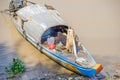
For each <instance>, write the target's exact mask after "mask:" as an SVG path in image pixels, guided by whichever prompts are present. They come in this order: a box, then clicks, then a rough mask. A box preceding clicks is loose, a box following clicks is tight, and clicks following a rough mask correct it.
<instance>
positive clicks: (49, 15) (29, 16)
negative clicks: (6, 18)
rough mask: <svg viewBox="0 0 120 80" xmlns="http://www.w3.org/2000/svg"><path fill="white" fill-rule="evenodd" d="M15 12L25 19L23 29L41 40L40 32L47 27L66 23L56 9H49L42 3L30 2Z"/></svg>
mask: <svg viewBox="0 0 120 80" xmlns="http://www.w3.org/2000/svg"><path fill="white" fill-rule="evenodd" d="M16 13H17V15H18V16H19V17H20V18H21V19H22V20H25V21H26V22H24V24H23V26H24V29H25V31H26V32H27V33H28V34H30V35H31V36H32V37H33V38H34V39H35V40H37V41H40V40H41V37H42V34H43V33H44V32H45V31H47V29H49V28H51V27H54V26H58V25H64V26H66V25H67V24H66V22H65V21H64V20H63V19H62V18H61V17H60V16H59V15H58V12H57V11H56V10H49V9H47V8H46V6H45V5H44V4H32V5H29V6H26V7H24V8H21V9H20V10H18V11H17V12H16ZM31 33H32V34H31Z"/></svg>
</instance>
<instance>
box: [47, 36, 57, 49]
mask: <svg viewBox="0 0 120 80" xmlns="http://www.w3.org/2000/svg"><path fill="white" fill-rule="evenodd" d="M47 43H48V48H49V49H51V50H53V49H55V47H56V45H55V38H54V37H53V36H50V35H48V38H47Z"/></svg>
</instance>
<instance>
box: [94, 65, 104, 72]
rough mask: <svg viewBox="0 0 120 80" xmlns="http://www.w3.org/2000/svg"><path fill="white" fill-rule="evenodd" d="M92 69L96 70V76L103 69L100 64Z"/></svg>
mask: <svg viewBox="0 0 120 80" xmlns="http://www.w3.org/2000/svg"><path fill="white" fill-rule="evenodd" d="M93 68H94V69H95V70H96V74H98V73H100V71H101V70H102V69H103V66H102V64H96V66H94V67H93Z"/></svg>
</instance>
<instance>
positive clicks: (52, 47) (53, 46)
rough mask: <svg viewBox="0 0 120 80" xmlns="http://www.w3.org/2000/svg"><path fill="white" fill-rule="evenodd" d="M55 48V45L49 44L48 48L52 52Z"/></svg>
mask: <svg viewBox="0 0 120 80" xmlns="http://www.w3.org/2000/svg"><path fill="white" fill-rule="evenodd" d="M55 47H56V45H55V44H48V48H49V49H51V50H53V49H55Z"/></svg>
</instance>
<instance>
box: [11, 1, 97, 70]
mask: <svg viewBox="0 0 120 80" xmlns="http://www.w3.org/2000/svg"><path fill="white" fill-rule="evenodd" d="M31 3H32V2H30V4H31ZM14 4H15V3H14V1H11V3H10V6H9V8H10V10H12V11H11V12H16V11H17V10H18V9H20V8H22V7H24V6H26V5H28V4H26V2H22V3H21V2H19V5H16V9H14V6H13V5H14ZM23 4H24V5H23ZM32 4H34V3H32ZM20 5H21V6H20ZM45 6H46V7H47V9H53V8H52V7H51V6H48V5H45ZM41 44H42V45H43V46H44V47H46V48H47V49H49V50H50V51H53V52H56V54H60V55H62V56H64V57H65V58H66V59H68V60H70V61H72V62H75V63H76V64H78V65H81V66H84V67H86V68H90V67H93V66H95V65H96V62H95V61H94V59H93V57H92V56H91V54H90V53H89V52H88V50H87V49H86V48H85V47H84V45H83V44H82V43H81V42H80V40H79V38H78V36H77V35H76V34H75V32H74V30H73V29H72V28H71V27H68V26H66V25H56V26H54V27H51V28H48V29H47V30H46V31H45V32H44V33H43V34H42V37H41Z"/></svg>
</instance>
